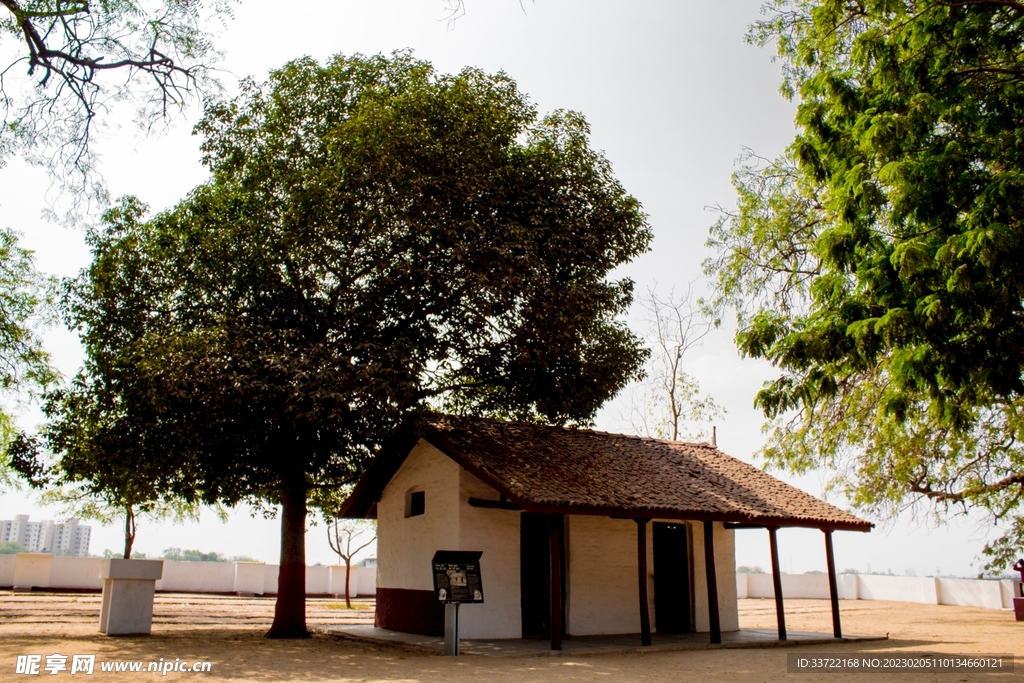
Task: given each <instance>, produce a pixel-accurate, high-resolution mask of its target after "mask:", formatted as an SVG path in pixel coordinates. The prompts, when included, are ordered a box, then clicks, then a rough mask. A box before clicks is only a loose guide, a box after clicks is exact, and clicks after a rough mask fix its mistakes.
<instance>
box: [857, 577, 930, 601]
mask: <svg viewBox="0 0 1024 683" xmlns="http://www.w3.org/2000/svg"><path fill="white" fill-rule="evenodd" d="M857 579H858V584H859V585H858V593H859V598H860V599H861V600H895V601H898V602H919V603H924V604H926V605H936V604H938V602H939V598H938V585H937V580H936V579H932V578H914V577H911V576H875V575H872V574H867V575H865V574H861V575H860V576H858V577H857Z"/></svg>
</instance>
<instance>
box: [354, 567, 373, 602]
mask: <svg viewBox="0 0 1024 683" xmlns="http://www.w3.org/2000/svg"><path fill="white" fill-rule="evenodd" d="M358 576H359V591H358V593H359V595H361V596H367V595H376V594H377V568H376V567H360V568H359V575H358Z"/></svg>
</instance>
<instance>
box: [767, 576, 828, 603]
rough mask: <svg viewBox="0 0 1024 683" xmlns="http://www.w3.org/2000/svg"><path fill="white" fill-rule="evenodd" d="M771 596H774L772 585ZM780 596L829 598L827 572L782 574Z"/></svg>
mask: <svg viewBox="0 0 1024 683" xmlns="http://www.w3.org/2000/svg"><path fill="white" fill-rule="evenodd" d="M837 587H838V586H837ZM772 597H773V598H774V597H775V588H774V586H773V587H772ZM782 597H783V598H786V597H792V598H796V597H801V598H812V599H814V600H831V599H832V594H831V592H830V591H829V588H828V574H783V575H782Z"/></svg>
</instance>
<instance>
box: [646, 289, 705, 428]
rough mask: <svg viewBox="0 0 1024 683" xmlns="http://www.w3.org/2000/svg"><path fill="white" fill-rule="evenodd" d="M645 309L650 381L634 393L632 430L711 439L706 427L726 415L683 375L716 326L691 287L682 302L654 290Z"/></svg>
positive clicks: (688, 375) (696, 383)
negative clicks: (694, 351) (694, 352)
mask: <svg viewBox="0 0 1024 683" xmlns="http://www.w3.org/2000/svg"><path fill="white" fill-rule="evenodd" d="M640 303H641V305H642V306H643V307H644V309H646V310H645V312H646V319H647V320H646V322H647V326H648V330H649V332H648V337H647V343H648V344H649V345H650V347H651V349H652V353H651V355H650V357H649V358H648V361H647V367H646V375H645V377H644V379H643V380H642V381H641V382H640V383H639V385H638V386H637V387H636V388H635V389H634V392H633V396H632V404H631V406H630V422H631V423H632V426H633V429H634V431H636V432H637V433H639V434H643V435H645V436H653V437H657V438H660V439H670V440H672V441H677V440H679V439H690V440H693V441H699V440H701V439H703V438H706V437H707V436H708V430H707V427H708V426H710V423H711V422H712V420H714V419H715V418H716V417H718V416H720V415H722V414H723V413H724V412H725V409H724V408H722V407H721V406H720V405H718V404H717V403H715V400H714V399H713V398H712V397H711V396H709V395H702V394H701V391H700V382H699V381H698V380H697V378H696V377H694V376H693V375H692V374H691V373H688V372H686V371H685V370H684V369H683V361H684V358H685V356H686V354H687V353H688V352H689V351H690V350H692V349H693V348H694V347H696V346H699V345H700V344H701V342H702V341H703V340H704V338H705V337H706V336H707V335H708V334H709V333H710V332H711V330H712V329H713V328H714V326H715V324H716V322H717V321H715V320H714V319H713V318H711V317H709V316H708V314H707V313H706V312H705V311H704V310H703V308H702V307H701V306H700V305H699V304H698V303H697V302H696V301H695V300H694V297H693V284H692V283H691V284H689V285H687V287H686V291H685V292H684V293H683V294H681V295H679V296H677V295H676V293H675V291H674V290H670V291H669V293H668V296H667V297H664V296H661V295H659V294H658V293H657V291H656V290H655V288H649V289H648V290H647V294H646V295H644V296H642V297H641V299H640Z"/></svg>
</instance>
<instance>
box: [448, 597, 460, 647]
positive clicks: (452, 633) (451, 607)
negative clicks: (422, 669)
mask: <svg viewBox="0 0 1024 683" xmlns="http://www.w3.org/2000/svg"><path fill="white" fill-rule="evenodd" d="M444 653H445V654H446V655H448V656H449V657H458V656H459V603H457V602H449V603H447V604H445V606H444Z"/></svg>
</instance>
